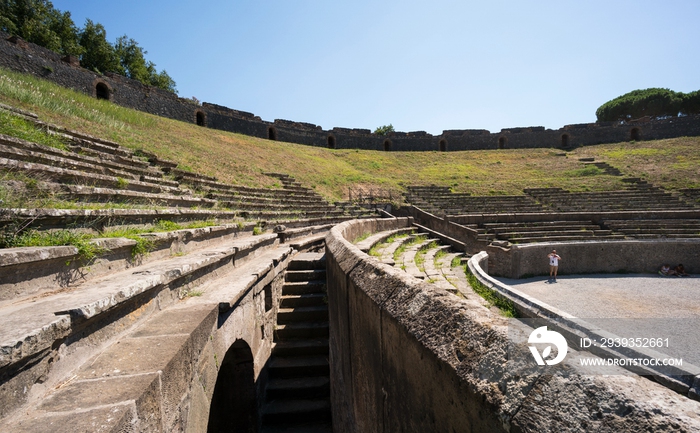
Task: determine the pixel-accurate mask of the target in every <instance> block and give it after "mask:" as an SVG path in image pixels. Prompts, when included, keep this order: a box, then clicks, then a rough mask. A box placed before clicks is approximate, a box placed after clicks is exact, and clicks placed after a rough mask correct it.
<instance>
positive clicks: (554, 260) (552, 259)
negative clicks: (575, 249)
mask: <svg viewBox="0 0 700 433" xmlns="http://www.w3.org/2000/svg"><path fill="white" fill-rule="evenodd" d="M549 266H559V256H558V255H556V254H552V255H551V256H549Z"/></svg>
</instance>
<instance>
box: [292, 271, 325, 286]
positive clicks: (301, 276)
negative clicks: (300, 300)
mask: <svg viewBox="0 0 700 433" xmlns="http://www.w3.org/2000/svg"><path fill="white" fill-rule="evenodd" d="M284 279H285V281H287V282H293V283H298V282H303V281H309V282H311V281H314V282H315V281H324V282H325V281H326V271H325V270H324V269H309V270H305V271H287V272H286V273H285V276H284Z"/></svg>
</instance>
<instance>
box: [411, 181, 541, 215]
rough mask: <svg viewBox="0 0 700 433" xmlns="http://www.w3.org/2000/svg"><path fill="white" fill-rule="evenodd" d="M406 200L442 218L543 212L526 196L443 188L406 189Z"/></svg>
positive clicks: (418, 187) (539, 206) (412, 187)
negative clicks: (444, 216) (461, 191)
mask: <svg viewBox="0 0 700 433" xmlns="http://www.w3.org/2000/svg"><path fill="white" fill-rule="evenodd" d="M405 196H406V201H408V202H409V203H411V204H413V205H415V206H418V207H420V208H421V209H425V210H426V211H428V212H433V213H438V214H446V215H464V214H474V213H513V212H518V213H529V212H544V211H546V209H545V208H544V207H543V206H542V205H541V204H539V203H537V202H536V201H535V200H533V198H532V197H530V196H528V195H514V196H472V195H470V194H467V193H453V192H451V191H450V189H449V188H447V187H436V186H430V187H421V186H409V187H407V193H406V195H405Z"/></svg>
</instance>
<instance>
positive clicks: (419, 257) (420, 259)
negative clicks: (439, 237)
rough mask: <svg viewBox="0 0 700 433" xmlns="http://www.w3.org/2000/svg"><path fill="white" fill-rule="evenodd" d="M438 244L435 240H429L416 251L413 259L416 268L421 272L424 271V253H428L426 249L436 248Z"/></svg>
mask: <svg viewBox="0 0 700 433" xmlns="http://www.w3.org/2000/svg"><path fill="white" fill-rule="evenodd" d="M437 247H438V244H437V242H434V241H433V242H431V243H429V244H428V245H426V246H425V247H424V248H421V249H420V250H418V251H417V252H416V256H415V259H414V261H415V262H416V267H418V270H419V271H421V272H425V255H426V254H427V253H428V250H430V249H433V248H437Z"/></svg>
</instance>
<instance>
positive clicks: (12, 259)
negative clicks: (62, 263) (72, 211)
mask: <svg viewBox="0 0 700 433" xmlns="http://www.w3.org/2000/svg"><path fill="white" fill-rule="evenodd" d="M77 254H78V249H77V248H76V247H73V246H64V247H20V248H4V249H0V267H6V266H16V265H23V264H27V263H34V262H41V261H45V260H53V259H64V258H72V257H75V255H77Z"/></svg>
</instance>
